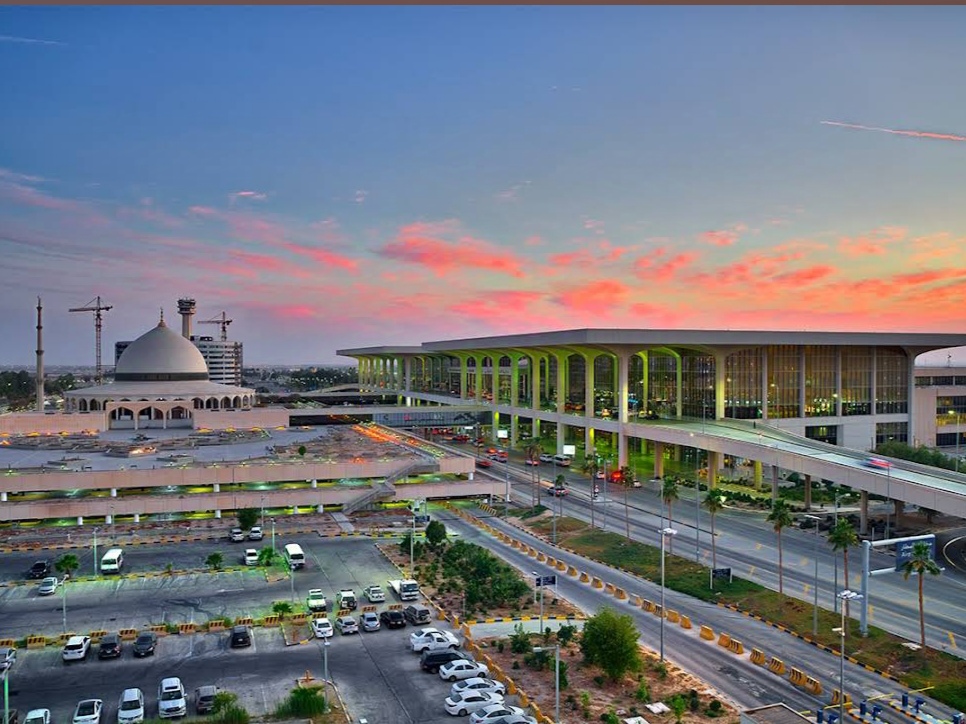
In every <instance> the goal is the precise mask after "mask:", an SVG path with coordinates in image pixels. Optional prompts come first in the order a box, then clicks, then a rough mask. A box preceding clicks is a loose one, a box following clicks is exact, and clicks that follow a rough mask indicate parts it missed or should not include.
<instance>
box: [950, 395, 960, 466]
mask: <svg viewBox="0 0 966 724" xmlns="http://www.w3.org/2000/svg"><path fill="white" fill-rule="evenodd" d="M949 414H950V415H951V416H952V415H955V419H953V425H955V426H956V457H955V462H954V464H955V466H956V472H957V473H958V472H959V415H957V414H956V411H955V410H950V411H949Z"/></svg>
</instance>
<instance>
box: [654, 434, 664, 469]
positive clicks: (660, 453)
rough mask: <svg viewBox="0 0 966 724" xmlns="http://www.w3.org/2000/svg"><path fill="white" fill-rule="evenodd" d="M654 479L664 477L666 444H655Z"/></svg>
mask: <svg viewBox="0 0 966 724" xmlns="http://www.w3.org/2000/svg"><path fill="white" fill-rule="evenodd" d="M654 477H655V478H663V477H664V443H663V442H655V443H654Z"/></svg>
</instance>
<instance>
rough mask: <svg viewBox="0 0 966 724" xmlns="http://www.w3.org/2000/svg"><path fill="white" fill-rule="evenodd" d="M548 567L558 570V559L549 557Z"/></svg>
mask: <svg viewBox="0 0 966 724" xmlns="http://www.w3.org/2000/svg"><path fill="white" fill-rule="evenodd" d="M547 565H548V566H550V567H551V568H556V567H557V559H556V558H554V557H553V556H547Z"/></svg>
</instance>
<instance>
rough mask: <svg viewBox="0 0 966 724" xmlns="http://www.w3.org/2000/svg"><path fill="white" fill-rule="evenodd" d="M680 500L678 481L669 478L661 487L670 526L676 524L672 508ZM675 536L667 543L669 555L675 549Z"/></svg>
mask: <svg viewBox="0 0 966 724" xmlns="http://www.w3.org/2000/svg"><path fill="white" fill-rule="evenodd" d="M677 499H678V481H677V480H670V479H668V478H665V479H664V483H663V484H662V485H661V500H663V501H664V505H666V506H667V520H668V525H669V526H670V525H671V523H673V522H674V515H673V512H672V510H671V506H672V505H673V504H674V501H675V500H677ZM673 546H674V536H671V537H670V540H668V542H667V547H668V553H673V551H674V549H673Z"/></svg>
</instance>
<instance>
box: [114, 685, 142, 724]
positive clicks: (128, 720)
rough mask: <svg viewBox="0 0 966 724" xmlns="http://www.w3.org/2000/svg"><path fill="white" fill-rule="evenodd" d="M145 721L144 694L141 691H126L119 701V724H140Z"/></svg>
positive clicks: (135, 689) (122, 693)
mask: <svg viewBox="0 0 966 724" xmlns="http://www.w3.org/2000/svg"><path fill="white" fill-rule="evenodd" d="M142 721H144V694H142V693H141V690H140V689H137V688H133V689H125V690H124V691H122V692H121V698H120V699H118V700H117V724H138V723H139V722H142Z"/></svg>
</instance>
